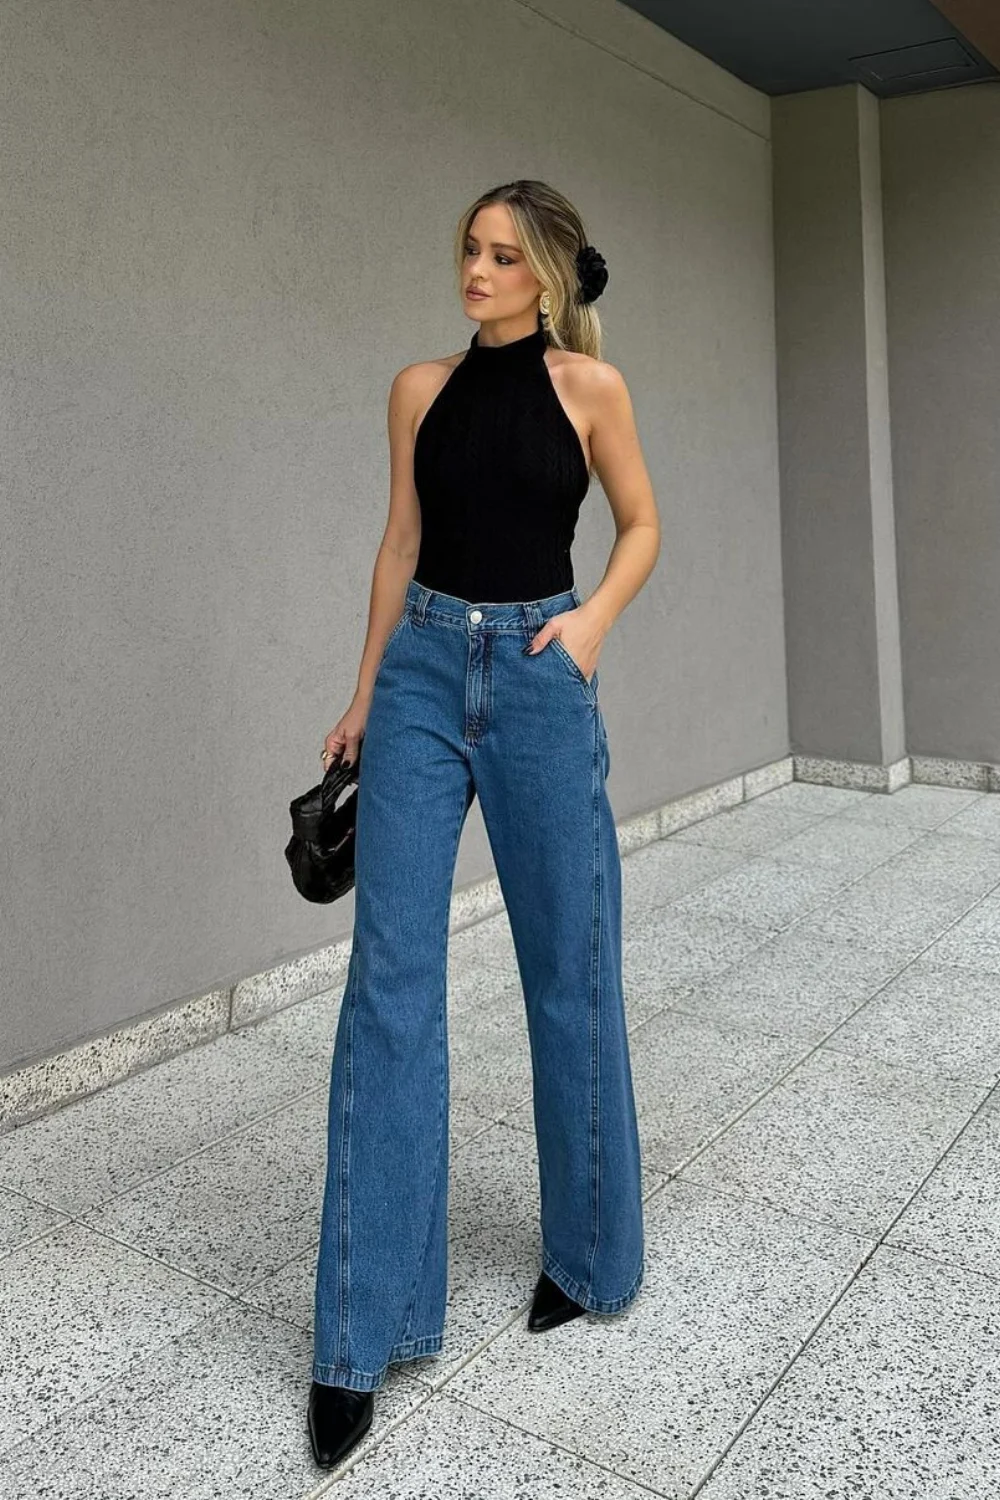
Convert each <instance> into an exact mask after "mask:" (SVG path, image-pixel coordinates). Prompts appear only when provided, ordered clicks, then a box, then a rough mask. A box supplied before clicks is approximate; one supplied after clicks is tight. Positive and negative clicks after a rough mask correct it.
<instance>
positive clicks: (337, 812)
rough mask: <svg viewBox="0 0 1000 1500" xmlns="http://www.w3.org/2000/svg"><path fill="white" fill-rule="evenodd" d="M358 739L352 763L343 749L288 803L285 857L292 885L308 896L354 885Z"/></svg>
mask: <svg viewBox="0 0 1000 1500" xmlns="http://www.w3.org/2000/svg"><path fill="white" fill-rule="evenodd" d="M363 743H364V742H363V741H361V742H360V743H359V745H358V755H357V759H356V760H355V761H354V763H353V765H351V764H348V763H346V762H345V761H344V759H343V756H342V755H340V756H337V757H335V758H334V759H333V760H331V762H330V764H329V765H328V766H327V768H326V771H325V772H324V775H323V780H322V781H321V782H319V783H317V785H316V786H314V787H311V788H310V789H309V791H308V792H303V794H302V796H301V797H296V798H295V799H294V800H293V801H292V802H291V803H290V804H289V808H288V810H289V812H290V813H291V815H292V837H291V839H290V840H289V842H288V847H287V848H286V849H285V858H286V859H287V861H288V864H289V868H290V869H291V872H292V880H293V881H294V882H295V889H296V890H297V891H298V893H299V895H300V896H304V897H305V899H306V900H307V901H321V902H329V901H336V899H337V897H338V896H343V895H344V894H345V893H346V892H347V891H349V890H350V889H351V887H352V886H353V885H354V835H355V826H356V819H357V808H358V791H357V780H358V770H359V768H360V765H361V744H363ZM352 782H353V783H354V791H353V792H351V793H350V795H349V796H348V797H347V798H345V800H344V801H343V802H342V803H341V805H340V806H339V807H338V806H337V799H338V797H339V796H340V794H341V792H342V791H343V790H344V788H345V787H347V786H349V785H350V784H351V783H352Z"/></svg>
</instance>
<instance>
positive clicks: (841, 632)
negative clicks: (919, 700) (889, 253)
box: [772, 84, 905, 785]
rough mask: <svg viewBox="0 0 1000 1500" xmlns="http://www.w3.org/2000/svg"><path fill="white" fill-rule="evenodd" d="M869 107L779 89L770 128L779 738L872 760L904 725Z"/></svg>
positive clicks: (871, 103) (845, 90) (813, 752)
mask: <svg viewBox="0 0 1000 1500" xmlns="http://www.w3.org/2000/svg"><path fill="white" fill-rule="evenodd" d="M878 109H879V105H878V100H877V99H876V98H875V96H874V95H873V94H870V93H869V92H868V91H867V89H864V88H862V87H861V86H860V85H858V84H845V85H843V86H842V87H838V88H828V89H815V90H811V91H809V92H808V93H801V94H790V95H785V96H782V97H780V98H776V99H774V100H773V102H772V131H773V134H772V141H773V163H774V243H775V299H776V306H775V312H776V327H777V368H778V420H779V438H780V473H781V508H782V566H783V571H784V593H785V608H786V631H787V653H788V704H789V727H790V734H791V748H792V752H793V753H794V754H796V755H805V756H815V757H820V758H825V759H831V760H837V761H852V762H863V763H865V764H866V765H868V766H879V767H884V766H889V765H892V764H893V763H894V762H896V761H898V760H900V758H901V757H902V756H903V755H904V753H905V734H904V723H903V695H902V681H901V671H900V647H899V634H900V633H899V607H898V597H897V586H896V544H895V530H894V524H893V500H892V456H891V446H890V427H889V396H888V372H887V365H886V319H885V274H884V261H883V250H882V193H881V171H880V162H879V114H878ZM838 779H840V780H842V781H843V780H844V778H840V777H838ZM854 779H856V781H857V784H858V785H863V784H865V782H866V775H865V773H864V772H862V771H861V770H860V768H859V772H858V775H857V777H856V778H854ZM851 780H852V778H851V777H850V775H848V776H847V778H846V781H845V784H850V783H851ZM870 784H876V785H877V784H880V782H879V778H878V777H877V776H876V777H874V778H871V779H870Z"/></svg>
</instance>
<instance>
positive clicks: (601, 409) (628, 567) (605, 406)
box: [533, 360, 660, 677]
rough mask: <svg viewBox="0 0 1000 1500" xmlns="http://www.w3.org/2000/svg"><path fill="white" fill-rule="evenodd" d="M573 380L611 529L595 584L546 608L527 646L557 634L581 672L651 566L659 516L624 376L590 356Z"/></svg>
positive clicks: (589, 664)
mask: <svg viewBox="0 0 1000 1500" xmlns="http://www.w3.org/2000/svg"><path fill="white" fill-rule="evenodd" d="M577 380H578V385H577V390H578V392H579V401H580V405H581V406H582V407H584V408H585V409H586V411H587V413H588V416H589V420H590V452H591V457H592V459H593V465H594V468H595V469H596V471H597V475H598V478H599V479H600V481H601V485H602V486H603V489H604V493H605V494H606V495H607V497H608V503H609V505H610V506H611V511H612V514H613V515H614V518H615V531H616V533H617V535H616V537H615V543H614V546H613V547H612V549H611V555H610V557H609V558H608V564H607V567H606V568H605V570H604V576H603V578H602V579H601V581H600V583H599V584H598V586H597V588H596V589H595V590H594V592H593V593H592V594H591V595H590V596H589V597H588V598H587V599H585V600H584V601H583V603H582V604H581V605H580V606H579V608H578V609H574V610H567V611H565V612H564V613H563V614H560V615H553V616H552V618H551V619H550V620H549V621H547V623H546V624H545V625H543V626H542V628H541V630H539V632H538V634H537V635H536V636H535V637H534V646H533V649H534V650H535V651H540V650H542V649H543V647H544V646H545V645H546V644H547V643H548V641H549V639H550V637H551V636H553V635H558V636H559V638H560V640H562V642H563V644H564V645H565V646H566V649H567V650H568V651H569V653H570V655H571V656H572V657H573V658H574V659H575V661H576V662H577V663H578V665H579V666H580V669H581V671H583V673H584V674H585V675H586V676H587V677H589V676H590V675H591V673H592V672H593V670H594V668H595V667H596V665H597V659H598V655H599V653H600V649H601V645H602V643H603V641H604V637H605V636H606V635H607V633H608V631H609V630H610V629H611V626H612V625H613V624H614V622H615V620H616V619H617V617H618V616H619V615H620V614H621V612H622V610H623V609H624V608H625V606H626V605H627V604H628V603H630V601H631V600H632V599H634V598H635V596H636V594H637V593H638V592H639V590H640V589H641V588H642V586H643V584H644V583H645V582H646V579H647V578H648V577H649V575H650V573H651V572H652V571H653V568H654V567H655V565H656V560H657V558H658V556H659V552H660V519H659V516H658V514H657V510H656V502H655V500H654V498H653V486H652V484H651V482H650V478H649V473H648V472H647V469H646V464H645V460H644V459H643V456H642V449H641V447H640V445H639V435H638V433H637V432H636V427H635V416H634V414H633V411H632V400H631V397H630V396H629V392H628V387H627V386H626V384H625V380H624V377H623V376H622V374H621V372H620V371H619V370H617V369H616V368H615V366H614V365H609V364H607V363H605V362H604V361H603V360H594V361H592V362H590V363H588V364H586V365H581V366H580V367H579V374H578V376H577Z"/></svg>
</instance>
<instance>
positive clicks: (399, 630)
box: [378, 608, 410, 667]
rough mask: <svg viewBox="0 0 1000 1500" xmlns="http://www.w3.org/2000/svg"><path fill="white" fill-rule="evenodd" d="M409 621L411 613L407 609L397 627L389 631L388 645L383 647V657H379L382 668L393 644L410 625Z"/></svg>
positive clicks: (396, 624)
mask: <svg viewBox="0 0 1000 1500" xmlns="http://www.w3.org/2000/svg"><path fill="white" fill-rule="evenodd" d="M409 620H410V611H409V609H408V608H407V609H404V610H403V613H402V614H401V615H400V617H399V619H398V620H397V621H396V623H395V625H394V626H393V627H392V629H391V630H390V631H389V634H388V636H387V638H386V643H385V645H384V646H383V647H382V655H381V656H380V657H379V661H378V664H379V667H381V665H382V663H383V662H384V661H385V659H386V657H387V656H388V655H389V648H390V647H391V646H392V644H393V642H394V641H395V640H396V639H397V638H398V637H399V636H400V635H401V634H402V632H403V629H404V627H405V626H406V625H407V624H409Z"/></svg>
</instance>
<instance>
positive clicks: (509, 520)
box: [413, 318, 590, 604]
mask: <svg viewBox="0 0 1000 1500" xmlns="http://www.w3.org/2000/svg"><path fill="white" fill-rule="evenodd" d="M547 342H548V341H547V339H546V336H545V330H544V328H543V327H542V324H541V319H540V318H539V322H538V327H537V328H536V330H535V332H534V333H529V334H526V335H525V336H524V337H523V338H519V339H513V340H512V341H511V342H509V343H506V344H495V345H494V344H481V343H480V342H479V331H478V329H477V331H476V332H475V333H474V334H473V335H472V339H471V341H470V343H469V347H468V349H467V350H466V352H465V354H464V355H463V357H462V359H461V361H460V362H459V363H458V364H457V365H456V366H455V367H454V369H453V370H452V371H451V374H450V375H449V376H448V378H447V379H446V380H445V383H444V385H443V386H442V387H441V389H440V390H439V391H438V393H437V395H436V396H435V398H434V400H433V401H432V402H431V404H430V407H429V408H428V410H427V412H426V413H425V415H424V416H423V418H422V419H421V421H420V425H419V427H418V428H417V436H416V441H415V445H414V452H413V478H414V484H415V486H416V490H417V497H418V499H419V501H420V514H421V538H420V552H419V555H418V557H417V565H416V569H415V571H414V574H413V576H414V579H415V580H416V582H417V583H422V584H423V585H424V586H425V587H426V588H429V589H439V590H441V591H442V592H444V593H447V594H457V595H458V597H459V598H460V599H468V600H469V601H470V602H476V601H478V602H479V603H483V604H485V603H497V604H506V603H509V602H514V601H516V602H520V601H522V600H526V599H544V598H546V597H547V596H548V595H549V594H558V593H561V592H562V591H563V590H564V589H569V588H572V587H573V566H572V561H571V557H570V547H571V544H572V541H573V535H574V532H575V530H576V523H577V518H578V516H579V511H580V505H581V503H582V501H583V497H584V496H585V495H586V493H587V490H588V489H589V487H590V473H589V470H588V468H587V461H586V458H585V457H584V452H583V445H582V444H581V442H580V438H579V435H578V433H577V431H576V428H575V427H574V426H573V423H572V422H571V421H570V418H569V416H568V414H567V412H566V411H565V409H564V407H563V405H562V402H561V401H560V400H559V397H558V396H557V395H556V391H555V387H554V385H553V384H552V377H551V375H550V374H549V368H548V365H547V364H546V362H545V357H544V355H545V349H546V346H547Z"/></svg>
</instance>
